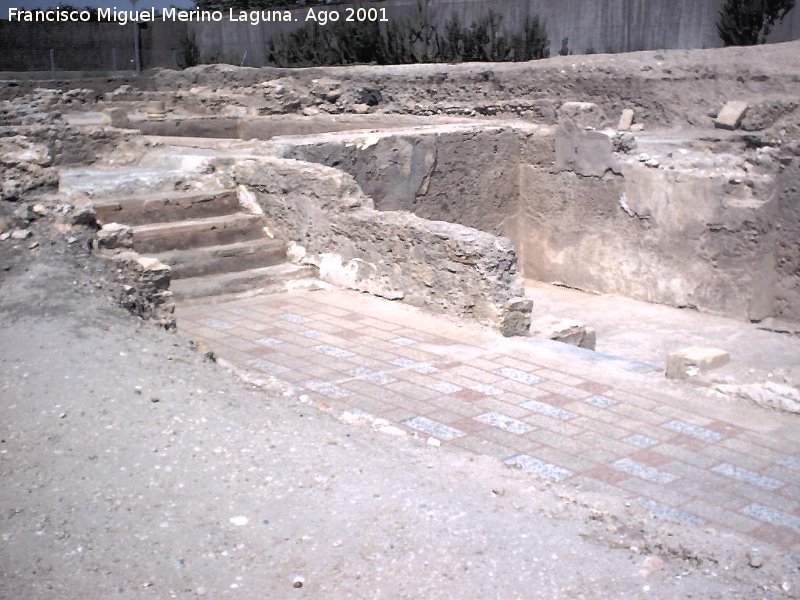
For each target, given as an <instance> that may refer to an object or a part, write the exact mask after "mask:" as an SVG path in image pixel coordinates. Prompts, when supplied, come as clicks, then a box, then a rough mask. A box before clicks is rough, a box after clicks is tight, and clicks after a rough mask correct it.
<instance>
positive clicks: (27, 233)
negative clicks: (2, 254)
mask: <svg viewBox="0 0 800 600" xmlns="http://www.w3.org/2000/svg"><path fill="white" fill-rule="evenodd" d="M32 235H33V233H32V232H31V230H30V229H15V230H14V231H12V232H11V239H12V240H26V239H28V238H29V237H31V236H32Z"/></svg>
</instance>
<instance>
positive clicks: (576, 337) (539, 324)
mask: <svg viewBox="0 0 800 600" xmlns="http://www.w3.org/2000/svg"><path fill="white" fill-rule="evenodd" d="M531 335H533V336H535V337H541V338H546V339H548V340H553V341H556V342H561V343H563V344H569V345H570V346H577V347H578V348H584V349H586V350H594V349H595V346H596V344H597V333H596V332H595V330H594V329H592V328H591V327H587V326H586V325H584V324H583V323H579V322H577V321H573V320H571V319H561V318H558V317H553V316H546V317H541V318H539V319H536V320H535V321H533V322H532V323H531Z"/></svg>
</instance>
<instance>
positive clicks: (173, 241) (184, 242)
mask: <svg viewBox="0 0 800 600" xmlns="http://www.w3.org/2000/svg"><path fill="white" fill-rule="evenodd" d="M263 235H264V229H263V222H262V218H261V217H260V216H258V215H248V214H245V213H234V214H231V215H221V216H215V217H206V218H202V219H191V220H187V221H178V222H166V223H150V224H148V225H137V226H136V227H134V228H133V249H134V250H136V252H140V253H143V254H153V253H156V254H157V253H159V252H165V251H167V250H186V249H188V248H197V247H200V246H219V245H222V244H233V243H236V242H244V241H247V240H254V239H258V238H260V237H263Z"/></svg>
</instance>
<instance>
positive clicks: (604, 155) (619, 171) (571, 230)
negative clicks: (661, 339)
mask: <svg viewBox="0 0 800 600" xmlns="http://www.w3.org/2000/svg"><path fill="white" fill-rule="evenodd" d="M390 123H391V128H390V129H388V128H387V127H389V126H390ZM430 123H431V121H430V120H425V121H422V120H420V119H418V118H414V117H408V116H403V117H395V116H392V117H391V119H390V118H388V117H387V116H385V115H366V116H356V115H346V116H337V117H335V118H329V117H319V118H307V117H292V118H288V119H287V118H284V117H281V118H280V119H278V118H255V119H241V118H220V119H210V118H203V119H176V120H171V121H166V122H144V123H143V124H139V125H137V126H141V130H142V132H143V133H146V134H152V135H156V134H157V135H165V134H168V135H171V136H186V137H206V138H233V139H255V140H265V141H267V146H268V148H269V149H270V153H272V154H273V155H275V156H279V157H281V158H289V159H297V160H300V161H306V162H311V163H319V164H321V165H326V166H328V167H332V168H335V169H339V170H342V171H344V172H346V173H348V174H349V175H351V176H352V177H353V178H354V179H355V180H356V181H357V182H358V184H359V186H360V187H361V189H362V190H363V191H364V193H365V194H366V195H367V196H369V197H371V198H372V199H373V200H374V207H375V209H377V210H379V211H408V212H410V213H413V214H414V215H416V216H418V217H420V218H422V219H425V220H429V221H443V222H448V223H455V224H459V225H463V226H466V227H469V228H474V229H476V230H479V231H482V232H486V233H489V234H492V235H495V236H502V237H505V238H508V239H510V240H511V241H512V242H513V245H514V248H515V251H516V256H517V260H518V267H519V271H520V272H521V274H522V275H523V276H524V277H525V278H528V279H533V280H537V281H542V282H549V283H559V284H563V285H565V286H568V287H573V288H577V289H581V290H586V291H590V292H600V293H607V294H617V295H621V296H626V297H630V298H633V299H638V300H644V301H647V302H652V303H658V304H665V305H669V306H674V307H691V308H696V309H698V310H700V311H703V312H709V313H714V314H718V315H723V316H728V317H732V318H735V319H739V320H745V321H761V320H763V319H766V318H769V317H774V318H778V319H785V320H789V321H798V320H800V283H798V275H797V273H798V268H800V258H798V256H797V254H798V253H797V247H798V240H800V225H798V223H800V219H799V218H798V210H800V208H798V207H800V197H799V195H800V194H799V193H798V191H797V188H796V187H792V186H791V185H789V182H791V180H792V179H793V178H794V180H796V179H797V173H796V172H794V171H792V169H791V168H787V169H783V168H781V169H775V168H767V167H763V168H753V167H752V163H753V160H752V155H753V153H755V154H758V153H761V159H762V160H761V161H760V163H761V164H762V165H763V164H765V163H769V160H765V159H770V157H769V156H768V155H766V154H763V152H762V151H761V150H757V151H750V153H749V155H748V154H747V152H745V144H744V142H742V141H741V140H739V139H737V138H736V137H735V136H727V137H726V136H719V134H718V133H715V134H714V137H713V138H712V139H709V138H708V137H703V136H704V135H705V133H707V132H702V131H701V132H699V133H698V132H693V133H692V134H691V135H690V134H686V135H681V134H680V133H677V134H676V133H670V134H668V135H667V134H664V135H661V134H658V133H649V134H640V136H639V150H638V151H637V152H636V153H635V154H633V155H625V154H618V153H613V152H612V144H611V141H610V140H609V138H608V137H606V136H604V135H602V134H599V133H596V132H583V131H577V130H573V129H569V128H568V129H566V130H565V129H563V128H561V129H559V128H557V127H555V126H539V125H532V124H529V123H524V122H519V121H513V122H492V121H478V122H476V121H475V120H471V121H466V120H463V119H442V120H439V121H436V122H434V124H430ZM289 134H291V135H289ZM641 151H646V152H647V155H648V158H650V161H649V162H647V163H645V162H643V161H640V160H639V158H640V154H639V153H640V152H641ZM773 162H775V161H774V160H773ZM775 164H777V163H775ZM795 170H796V169H795Z"/></svg>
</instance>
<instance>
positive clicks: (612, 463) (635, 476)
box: [178, 291, 800, 553]
mask: <svg viewBox="0 0 800 600" xmlns="http://www.w3.org/2000/svg"><path fill="white" fill-rule="evenodd" d="M178 327H179V330H180V331H181V333H182V334H183V335H185V336H188V337H190V338H193V339H203V340H205V341H206V342H207V343H208V344H209V345H210V346H211V347H212V348H213V349H214V351H215V352H216V353H217V354H218V355H219V356H220V357H222V358H225V359H226V360H228V361H229V362H231V363H233V364H235V365H237V366H239V367H243V368H246V369H250V370H253V371H259V372H264V373H267V374H270V375H272V376H274V377H276V378H278V379H280V380H282V381H285V382H286V383H287V384H290V385H292V386H294V387H295V389H297V390H299V393H304V394H307V395H309V396H310V397H311V398H312V399H313V400H314V401H316V402H318V403H320V404H326V405H329V406H333V407H334V408H336V409H339V410H358V411H365V412H367V413H370V414H371V415H374V416H376V417H381V418H385V419H388V420H390V421H393V422H394V423H396V424H398V425H399V426H401V427H403V428H405V429H407V430H408V431H410V432H411V431H414V432H417V433H419V434H420V435H425V436H433V437H435V438H437V439H438V440H440V441H441V442H442V444H443V445H449V446H454V447H459V448H462V449H464V450H468V451H472V452H477V453H480V454H486V455H491V456H495V457H496V458H498V459H499V460H502V461H504V462H505V463H506V464H509V465H514V466H516V467H518V468H520V469H523V470H525V471H528V472H530V473H531V474H532V476H535V477H540V478H544V479H548V480H552V481H566V482H572V483H575V484H577V485H580V486H581V487H582V488H584V489H587V490H590V491H598V492H607V493H610V494H614V495H616V496H623V497H626V498H631V500H632V501H638V502H639V503H641V504H642V505H644V506H645V507H647V508H648V509H649V510H650V511H651V512H652V513H653V514H655V515H656V516H660V517H663V518H667V519H671V520H677V521H681V522H684V523H687V524H692V525H701V526H705V527H713V528H715V529H718V530H722V531H729V530H732V531H735V532H737V533H739V534H743V535H745V536H749V537H751V538H753V539H754V540H758V541H760V542H765V543H768V544H771V545H774V546H777V547H779V548H783V549H787V550H791V551H792V552H795V553H800V418H798V417H792V416H789V415H782V414H777V413H769V412H767V411H763V410H760V409H755V408H751V407H746V406H734V407H727V409H725V410H721V409H720V407H716V406H711V405H708V404H707V403H703V402H699V401H698V402H691V401H689V402H687V401H686V399H683V398H681V399H679V398H677V397H673V396H670V395H669V394H665V393H662V392H661V391H660V390H659V389H658V387H657V386H658V383H659V380H658V378H657V376H654V375H651V376H650V378H649V379H648V378H646V377H644V376H642V375H639V376H637V377H638V379H636V378H631V377H628V378H620V377H619V376H618V375H616V374H614V373H612V372H610V370H609V369H606V370H604V369H603V368H602V364H600V365H599V367H598V368H589V367H587V364H586V363H585V362H584V361H580V360H575V359H573V356H574V355H573V354H570V352H566V351H565V352H564V353H563V355H561V356H558V355H557V353H556V354H555V357H554V353H553V352H552V351H550V352H549V353H543V352H542V351H541V348H540V347H539V346H537V345H536V344H533V343H526V342H525V340H519V339H515V340H505V339H503V338H502V337H500V336H499V335H498V334H495V333H494V332H490V331H488V330H486V329H485V328H481V327H478V326H476V325H473V324H457V323H455V322H453V321H451V320H449V319H443V318H437V317H435V316H431V315H427V314H424V313H422V312H420V311H416V310H415V309H412V308H409V307H406V306H402V305H397V304H392V303H389V302H386V301H381V300H378V299H374V298H370V297H368V296H364V295H360V294H356V293H352V292H341V291H336V292H331V291H324V292H298V293H292V294H283V295H274V296H257V297H251V298H247V299H238V300H231V301H226V302H221V303H213V302H211V301H209V302H207V303H194V304H190V305H185V306H180V307H179V310H178ZM721 415H722V416H721Z"/></svg>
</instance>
